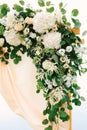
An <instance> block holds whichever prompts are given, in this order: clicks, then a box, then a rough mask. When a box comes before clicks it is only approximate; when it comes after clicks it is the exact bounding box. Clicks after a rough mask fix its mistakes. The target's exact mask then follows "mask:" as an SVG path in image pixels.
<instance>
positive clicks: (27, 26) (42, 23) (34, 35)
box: [0, 0, 85, 130]
mask: <svg viewBox="0 0 87 130" xmlns="http://www.w3.org/2000/svg"><path fill="white" fill-rule="evenodd" d="M38 4H39V6H40V7H42V10H41V8H40V9H39V10H34V9H33V8H31V7H30V6H29V5H27V6H25V2H24V1H23V0H19V4H14V6H13V13H10V8H9V6H8V5H7V4H2V5H0V18H1V20H0V60H1V62H4V63H6V64H8V63H9V59H12V60H13V62H14V64H18V63H19V62H20V61H21V60H22V56H21V54H24V53H26V54H27V56H29V57H31V58H32V59H33V63H34V64H35V66H36V68H37V76H36V79H37V88H36V92H37V93H39V92H40V91H43V96H44V98H45V100H46V101H47V107H46V109H45V110H43V114H44V115H47V116H46V117H47V118H46V119H45V120H43V121H42V123H43V124H44V125H47V124H48V123H49V122H50V125H47V127H46V128H45V130H52V125H51V124H52V123H55V124H57V123H58V119H61V120H62V121H68V120H69V114H68V113H67V109H68V110H72V103H74V104H75V105H77V106H80V105H81V100H85V99H84V97H82V96H81V95H80V94H79V92H78V90H79V89H80V87H79V85H78V84H77V76H78V75H81V73H82V72H83V71H84V72H85V69H84V68H83V67H82V64H83V54H84V53H85V48H84V47H82V43H83V41H82V39H81V38H80V37H79V35H78V34H79V32H80V26H81V23H80V21H79V19H77V15H78V14H79V11H78V10H77V9H73V10H72V12H71V22H69V21H68V19H67V17H66V10H65V8H64V7H65V6H64V4H63V3H62V2H61V3H59V10H56V9H55V8H54V5H53V4H52V3H51V1H45V0H38ZM43 8H44V10H43Z"/></svg>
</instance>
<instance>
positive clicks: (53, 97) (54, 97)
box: [49, 87, 64, 105]
mask: <svg viewBox="0 0 87 130" xmlns="http://www.w3.org/2000/svg"><path fill="white" fill-rule="evenodd" d="M63 96H64V93H63V91H62V87H57V88H56V89H54V90H52V91H51V93H50V94H49V102H50V103H51V105H55V104H56V103H58V102H59V101H60V100H61V99H62V98H63Z"/></svg>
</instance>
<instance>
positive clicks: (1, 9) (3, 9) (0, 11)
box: [0, 4, 10, 18]
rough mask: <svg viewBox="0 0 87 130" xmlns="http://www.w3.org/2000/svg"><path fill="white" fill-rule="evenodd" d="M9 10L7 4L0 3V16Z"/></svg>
mask: <svg viewBox="0 0 87 130" xmlns="http://www.w3.org/2000/svg"><path fill="white" fill-rule="evenodd" d="M9 11H10V8H9V7H8V5H7V4H2V5H0V18H3V17H4V16H6V15H7V13H8V12H9Z"/></svg>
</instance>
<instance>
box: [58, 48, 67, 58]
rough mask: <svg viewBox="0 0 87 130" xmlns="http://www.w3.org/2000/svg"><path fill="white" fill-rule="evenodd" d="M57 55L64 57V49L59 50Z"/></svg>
mask: <svg viewBox="0 0 87 130" xmlns="http://www.w3.org/2000/svg"><path fill="white" fill-rule="evenodd" d="M57 54H59V55H61V56H64V55H65V49H60V50H59V51H58V52H57Z"/></svg>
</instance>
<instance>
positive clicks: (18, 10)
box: [14, 4, 23, 12]
mask: <svg viewBox="0 0 87 130" xmlns="http://www.w3.org/2000/svg"><path fill="white" fill-rule="evenodd" d="M14 9H15V10H16V11H17V12H21V11H23V7H21V6H20V5H18V4H14Z"/></svg>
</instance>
